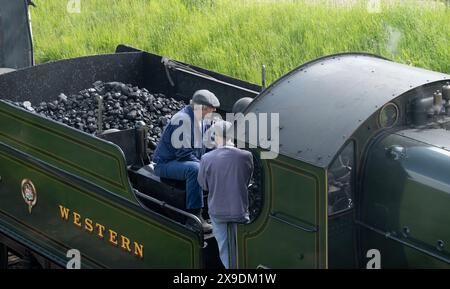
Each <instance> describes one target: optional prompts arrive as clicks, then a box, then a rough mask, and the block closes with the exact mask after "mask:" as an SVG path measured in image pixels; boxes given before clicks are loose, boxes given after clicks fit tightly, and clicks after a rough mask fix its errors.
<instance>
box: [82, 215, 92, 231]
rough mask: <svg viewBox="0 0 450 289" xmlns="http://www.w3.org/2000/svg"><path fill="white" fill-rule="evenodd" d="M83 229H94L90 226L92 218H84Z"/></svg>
mask: <svg viewBox="0 0 450 289" xmlns="http://www.w3.org/2000/svg"><path fill="white" fill-rule="evenodd" d="M84 229H85V230H86V231H88V232H89V233H92V231H94V227H93V226H92V220H91V219H89V218H86V219H84Z"/></svg>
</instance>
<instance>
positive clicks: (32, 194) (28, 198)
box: [21, 179, 37, 214]
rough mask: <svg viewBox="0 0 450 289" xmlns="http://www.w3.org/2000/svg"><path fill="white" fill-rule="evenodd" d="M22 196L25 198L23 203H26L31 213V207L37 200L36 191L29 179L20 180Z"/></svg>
mask: <svg viewBox="0 0 450 289" xmlns="http://www.w3.org/2000/svg"><path fill="white" fill-rule="evenodd" d="M21 187H22V197H23V199H24V200H25V203H26V204H27V205H28V211H29V212H30V214H31V209H33V207H34V205H36V202H37V192H36V188H35V187H34V184H33V182H32V181H31V180H28V179H23V180H22V184H21Z"/></svg>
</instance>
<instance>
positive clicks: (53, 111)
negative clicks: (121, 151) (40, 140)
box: [13, 81, 186, 157]
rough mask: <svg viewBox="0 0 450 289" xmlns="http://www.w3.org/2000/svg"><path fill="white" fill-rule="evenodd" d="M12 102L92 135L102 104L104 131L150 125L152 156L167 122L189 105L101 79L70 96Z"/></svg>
mask: <svg viewBox="0 0 450 289" xmlns="http://www.w3.org/2000/svg"><path fill="white" fill-rule="evenodd" d="M13 103H14V104H15V105H18V106H20V107H22V108H24V109H27V110H28V111H31V112H35V113H38V114H40V115H42V116H45V117H48V118H51V119H53V120H55V121H58V122H62V123H64V124H66V125H69V126H71V127H74V128H76V129H79V130H81V131H84V132H86V133H90V134H95V133H97V132H98V131H99V129H98V126H99V119H98V116H99V110H98V109H99V107H100V109H101V111H102V113H101V119H102V122H101V124H102V128H101V130H102V131H105V130H109V129H118V130H125V129H129V128H134V127H135V125H136V123H137V122H141V121H143V122H144V123H145V124H146V125H147V127H148V143H149V149H150V157H151V155H152V151H153V150H154V149H155V148H156V145H157V143H158V141H159V139H160V137H161V133H162V131H163V128H164V127H165V125H166V124H167V123H168V122H169V120H170V119H171V118H172V116H173V115H174V114H175V113H177V112H178V111H179V110H180V109H181V108H183V107H184V106H185V105H186V104H185V103H184V102H183V101H177V100H175V99H173V98H171V97H167V96H165V95H163V94H161V93H156V94H152V93H150V92H149V91H148V90H147V89H145V88H139V87H137V86H134V87H133V86H132V85H130V84H124V83H121V82H107V83H104V82H102V81H97V82H95V83H94V84H93V87H92V88H88V89H84V90H82V91H80V92H79V93H77V94H73V95H69V96H68V95H65V94H63V93H61V94H59V95H58V97H57V98H56V99H55V100H53V101H49V102H41V103H39V104H35V103H31V102H30V101H24V102H13Z"/></svg>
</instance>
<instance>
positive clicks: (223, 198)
mask: <svg viewBox="0 0 450 289" xmlns="http://www.w3.org/2000/svg"><path fill="white" fill-rule="evenodd" d="M252 172H253V156H252V154H251V153H250V152H248V151H245V150H241V149H238V148H235V147H233V146H223V147H219V148H217V149H215V150H213V151H210V152H208V153H206V154H205V155H203V156H202V159H201V160H200V170H199V173H198V182H199V184H200V186H202V188H203V189H204V190H206V191H209V195H208V209H209V215H210V216H211V217H214V218H216V219H218V220H221V221H224V222H246V221H247V220H248V190H247V188H248V185H249V183H250V179H251V176H252Z"/></svg>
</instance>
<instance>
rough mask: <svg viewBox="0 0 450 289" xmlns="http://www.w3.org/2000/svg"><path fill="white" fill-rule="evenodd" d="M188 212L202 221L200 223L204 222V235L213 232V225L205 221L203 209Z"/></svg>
mask: <svg viewBox="0 0 450 289" xmlns="http://www.w3.org/2000/svg"><path fill="white" fill-rule="evenodd" d="M187 211H188V212H189V213H191V214H193V215H195V216H196V217H197V218H199V219H200V222H202V229H203V232H204V233H210V232H211V231H212V225H211V224H210V223H208V222H207V221H206V220H205V219H203V216H202V209H190V210H187Z"/></svg>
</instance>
